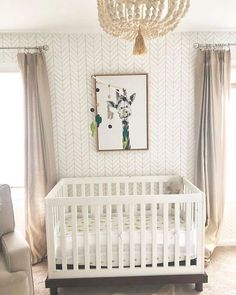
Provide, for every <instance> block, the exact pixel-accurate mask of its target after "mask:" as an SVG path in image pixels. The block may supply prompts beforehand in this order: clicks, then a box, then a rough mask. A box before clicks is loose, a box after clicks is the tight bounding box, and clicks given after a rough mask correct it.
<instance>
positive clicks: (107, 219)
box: [106, 205, 112, 269]
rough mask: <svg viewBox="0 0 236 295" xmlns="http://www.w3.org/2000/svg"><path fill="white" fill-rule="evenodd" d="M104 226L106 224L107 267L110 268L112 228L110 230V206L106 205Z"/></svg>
mask: <svg viewBox="0 0 236 295" xmlns="http://www.w3.org/2000/svg"><path fill="white" fill-rule="evenodd" d="M106 224H107V267H108V269H111V268H112V236H111V233H112V228H111V205H106Z"/></svg>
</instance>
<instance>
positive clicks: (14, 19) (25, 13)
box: [0, 0, 236, 33]
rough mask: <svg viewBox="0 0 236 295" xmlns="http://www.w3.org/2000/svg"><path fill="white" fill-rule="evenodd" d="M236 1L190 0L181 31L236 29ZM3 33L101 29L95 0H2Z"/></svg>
mask: <svg viewBox="0 0 236 295" xmlns="http://www.w3.org/2000/svg"><path fill="white" fill-rule="evenodd" d="M235 12H236V0H191V7H190V10H189V12H188V14H187V15H186V16H185V18H184V19H183V20H182V21H181V23H180V25H179V27H178V29H177V30H178V31H236V17H235ZM0 31H1V32H80V33H81V32H84V33H89V32H100V28H99V24H98V20H97V4H96V0H20V1H19V0H0Z"/></svg>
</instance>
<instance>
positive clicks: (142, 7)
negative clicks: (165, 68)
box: [97, 0, 190, 54]
mask: <svg viewBox="0 0 236 295" xmlns="http://www.w3.org/2000/svg"><path fill="white" fill-rule="evenodd" d="M97 5H98V16H99V22H100V25H101V27H102V29H103V30H104V31H105V32H106V33H108V34H110V35H112V36H114V37H120V38H123V39H126V40H129V41H134V40H135V44H134V49H133V54H143V53H146V52H147V49H146V46H145V42H144V39H153V38H157V37H161V36H164V35H166V34H167V33H168V32H170V31H173V30H174V29H175V28H176V26H177V25H178V23H179V21H180V20H181V19H182V18H183V17H184V15H185V14H186V12H187V10H188V8H189V5H190V0H97Z"/></svg>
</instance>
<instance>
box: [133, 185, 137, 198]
mask: <svg viewBox="0 0 236 295" xmlns="http://www.w3.org/2000/svg"><path fill="white" fill-rule="evenodd" d="M133 189H134V195H135V196H137V182H134V183H133Z"/></svg>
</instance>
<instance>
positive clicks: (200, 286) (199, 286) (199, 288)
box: [195, 283, 203, 292]
mask: <svg viewBox="0 0 236 295" xmlns="http://www.w3.org/2000/svg"><path fill="white" fill-rule="evenodd" d="M195 290H196V291H198V292H202V290H203V283H196V284H195Z"/></svg>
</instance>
